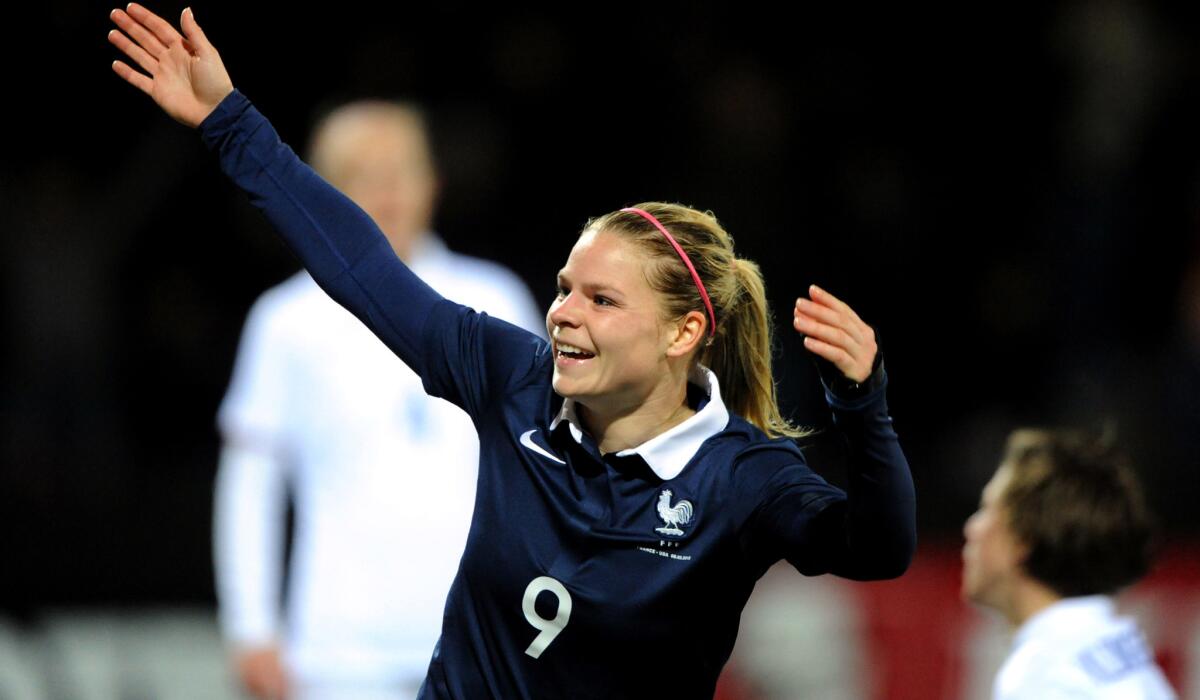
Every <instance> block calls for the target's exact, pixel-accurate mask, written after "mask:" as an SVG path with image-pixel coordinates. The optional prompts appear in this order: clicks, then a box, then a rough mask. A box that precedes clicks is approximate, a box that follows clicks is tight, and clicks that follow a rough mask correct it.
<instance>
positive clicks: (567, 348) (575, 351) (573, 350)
mask: <svg viewBox="0 0 1200 700" xmlns="http://www.w3.org/2000/svg"><path fill="white" fill-rule="evenodd" d="M558 351H559V352H561V353H567V354H570V355H587V356H588V357H591V356H592V353H590V352H588V351H587V350H584V349H583V348H577V347H575V346H574V345H567V344H566V343H559V344H558Z"/></svg>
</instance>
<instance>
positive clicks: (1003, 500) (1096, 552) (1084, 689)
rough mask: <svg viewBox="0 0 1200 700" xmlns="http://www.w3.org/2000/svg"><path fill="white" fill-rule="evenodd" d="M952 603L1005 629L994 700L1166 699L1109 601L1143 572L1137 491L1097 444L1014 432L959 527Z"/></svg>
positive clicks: (1148, 658) (1149, 661) (1145, 535)
mask: <svg viewBox="0 0 1200 700" xmlns="http://www.w3.org/2000/svg"><path fill="white" fill-rule="evenodd" d="M964 533H965V535H966V545H965V546H964V548H963V583H962V586H963V595H964V597H966V598H967V599H969V600H971V601H973V602H975V603H978V604H980V605H984V606H987V607H989V608H993V609H995V610H997V611H999V612H1000V613H1001V614H1002V615H1003V616H1004V617H1005V619H1006V620H1007V621H1008V622H1009V624H1011V625H1012V626H1013V627H1014V628H1015V629H1016V635H1015V638H1014V640H1013V645H1012V649H1011V651H1010V652H1009V655H1008V658H1007V659H1006V660H1005V662H1004V665H1003V666H1002V667H1001V669H1000V672H999V673H998V674H997V676H996V679H995V682H994V684H993V695H994V698H996V700H1025V699H1029V700H1033V699H1034V698H1037V699H1039V700H1044V699H1054V698H1113V699H1114V700H1115V699H1116V698H1121V699H1122V700H1136V699H1147V700H1151V699H1153V700H1158V699H1160V698H1174V697H1175V694H1174V693H1173V692H1172V690H1171V688H1170V686H1169V685H1168V684H1167V682H1166V679H1165V678H1164V676H1163V674H1162V671H1161V670H1160V669H1159V668H1158V666H1157V665H1156V664H1155V661H1154V654H1153V652H1152V650H1151V648H1150V646H1149V645H1148V644H1147V643H1146V640H1145V638H1144V636H1143V635H1142V632H1141V630H1140V629H1139V628H1138V626H1137V623H1136V622H1135V621H1134V620H1132V619H1131V618H1123V617H1117V616H1116V615H1115V610H1114V604H1113V599H1112V596H1113V595H1114V594H1115V593H1116V592H1117V591H1118V590H1120V589H1122V588H1124V587H1125V586H1128V585H1130V584H1132V583H1134V582H1135V581H1137V580H1138V579H1139V578H1141V577H1142V576H1143V575H1144V574H1145V573H1146V571H1147V570H1148V569H1149V563H1150V557H1149V541H1150V524H1149V516H1148V514H1147V509H1146V506H1145V504H1144V502H1143V500H1142V493H1141V488H1140V486H1139V484H1138V483H1137V481H1136V479H1135V478H1134V476H1133V474H1132V472H1131V471H1129V470H1128V469H1127V468H1126V467H1125V466H1124V464H1123V463H1122V460H1121V459H1120V458H1119V457H1118V456H1117V455H1116V454H1115V453H1114V452H1113V451H1112V450H1111V448H1109V447H1108V446H1106V445H1104V444H1103V443H1100V442H1097V441H1094V440H1090V439H1088V438H1086V437H1084V436H1083V435H1080V434H1076V433H1070V432H1053V431H1044V430H1018V431H1016V432H1014V433H1013V434H1012V435H1010V436H1009V439H1008V445H1007V448H1006V451H1005V455H1004V459H1003V460H1002V461H1001V464H1000V467H999V468H998V469H997V470H996V473H995V475H994V476H993V477H992V479H991V481H989V482H988V484H987V486H986V487H985V488H984V490H983V497H982V499H981V502H980V506H979V510H978V511H976V512H975V514H974V515H972V516H971V517H970V519H968V520H967V524H966V526H965V528H964Z"/></svg>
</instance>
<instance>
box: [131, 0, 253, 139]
mask: <svg viewBox="0 0 1200 700" xmlns="http://www.w3.org/2000/svg"><path fill="white" fill-rule="evenodd" d="M109 17H111V18H112V21H113V22H115V23H116V25H117V26H118V27H120V29H121V31H118V30H116V29H113V30H112V31H110V32H109V33H108V40H109V41H110V42H112V43H113V45H115V46H116V47H117V48H118V49H121V51H123V52H124V53H125V55H126V56H128V57H129V58H130V59H132V60H133V61H134V63H136V64H137V65H138V66H139V67H141V69H142V70H144V71H145V72H146V73H149V76H147V75H145V74H143V73H139V72H138V71H136V70H134V69H133V68H131V67H129V65H127V64H126V63H124V62H123V61H113V64H112V68H113V70H114V71H116V73H117V75H119V76H121V77H122V78H124V79H125V80H126V81H128V82H129V83H130V84H131V85H133V86H134V87H136V88H138V89H139V90H141V91H142V92H144V93H146V94H147V95H149V96H150V97H151V98H153V99H154V102H155V103H156V104H158V106H159V107H162V109H163V111H164V112H166V113H167V114H169V115H171V117H172V118H173V119H175V120H176V121H178V122H180V123H182V124H186V125H187V126H190V127H192V128H195V127H197V126H199V125H200V122H202V121H204V118H205V117H207V116H208V115H209V114H210V113H211V112H212V111H213V110H214V109H216V107H217V105H218V104H220V103H221V100H223V99H225V96H226V95H228V94H229V93H230V92H232V91H233V82H232V81H231V80H230V79H229V73H228V72H227V71H226V70H225V65H224V64H223V63H221V56H220V55H219V54H218V53H217V50H216V48H214V47H213V45H212V44H211V43H209V41H208V39H207V38H206V37H205V36H204V32H203V31H201V30H200V25H198V24H196V18H195V17H194V16H192V8H190V7H189V8H187V9H186V10H184V11H183V16H182V17H181V18H180V27H181V28H182V29H183V34H180V33H179V32H177V31H175V28H174V27H172V26H171V24H170V23H169V22H167V21H166V20H164V19H163V18H161V17H159V16H158V15H156V14H154V13H153V12H151V11H150V10H147V9H146V8H144V7H142V6H141V5H139V4H137V3H130V4H129V5H128V6H127V7H126V9H125V10H113V11H112V12H111V13H109Z"/></svg>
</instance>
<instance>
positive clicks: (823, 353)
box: [792, 284, 879, 383]
mask: <svg viewBox="0 0 1200 700" xmlns="http://www.w3.org/2000/svg"><path fill="white" fill-rule="evenodd" d="M808 294H809V296H810V297H812V298H811V299H805V298H804V297H801V298H799V299H797V300H796V309H795V313H794V314H793V319H792V325H793V326H795V328H796V330H797V331H800V332H801V333H803V334H804V336H805V337H804V347H806V348H808V350H809V352H812V353H814V354H816V355H818V356H820V357H823V358H825V359H826V360H829V361H830V362H831V363H833V365H834V366H835V367H837V368H838V369H839V370H841V372H842V374H844V375H846V377H847V378H848V379H850V380H851V381H853V382H857V383H862V382H865V381H866V380H867V378H868V377H870V376H871V370H872V368H873V367H874V365H875V355H876V354H877V353H878V352H879V345H878V344H877V343H876V342H875V331H874V329H872V328H871V327H870V326H868V325H867V324H866V323H863V320H862V319H861V318H859V317H858V314H856V313H854V309H851V308H850V307H849V306H847V305H846V302H844V301H842V300H841V299H838V298H837V297H835V296H834V295H832V294H830V293H829V292H827V291H825V290H824V289H821V288H820V287H818V286H817V285H815V284H814V285H810V286H809V288H808Z"/></svg>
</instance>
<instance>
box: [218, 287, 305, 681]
mask: <svg viewBox="0 0 1200 700" xmlns="http://www.w3.org/2000/svg"><path fill="white" fill-rule="evenodd" d="M278 326H279V324H278V322H277V319H275V318H274V316H273V314H272V312H271V307H270V305H269V304H267V303H265V302H264V300H260V301H259V302H258V303H257V304H255V307H254V309H252V311H251V313H250V315H249V317H248V318H247V321H246V327H245V330H244V332H243V334H242V340H241V344H240V346H239V349H238V357H237V362H236V364H235V367H234V373H233V380H232V382H231V383H230V387H229V391H228V392H227V394H226V396H225V400H224V402H223V403H222V405H221V411H220V415H219V419H218V423H219V426H220V429H221V434H222V440H223V444H222V449H221V457H220V463H219V465H218V470H217V480H216V487H215V492H214V500H213V548H214V551H213V554H214V569H215V573H216V584H217V600H218V612H219V622H220V627H221V632H222V635H223V637H224V638H225V640H226V642H227V643H228V644H229V645H230V646H231V651H233V652H234V654H235V658H237V659H238V660H239V664H240V662H241V660H242V658H241V657H242V655H243V654H246V653H251V652H256V651H263V650H269V649H274V650H276V653H277V649H278V646H279V643H280V640H279V636H280V628H281V625H280V621H279V620H280V609H281V603H280V586H281V581H282V565H283V552H284V541H283V540H284V529H285V528H284V520H285V505H286V482H287V472H288V469H287V468H288V464H287V449H286V442H285V435H286V432H285V428H286V407H287V405H288V396H287V387H288V381H287V372H288V367H289V362H288V361H287V350H286V348H287V345H286V343H285V342H284V340H283V339H282V338H281V337H280V333H281V331H280V329H279V327H278ZM242 670H243V669H240V668H239V672H241V671H242ZM242 675H243V676H245V674H244V673H243V674H242ZM243 681H244V682H246V681H247V679H246V678H244V677H243Z"/></svg>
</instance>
